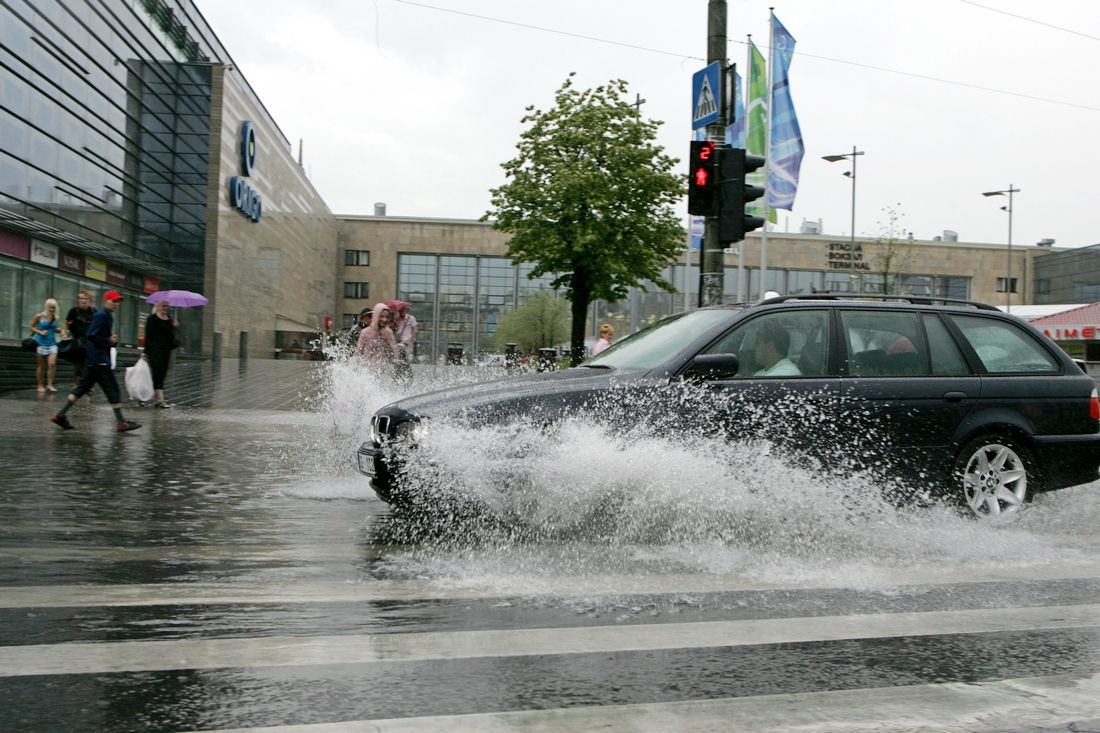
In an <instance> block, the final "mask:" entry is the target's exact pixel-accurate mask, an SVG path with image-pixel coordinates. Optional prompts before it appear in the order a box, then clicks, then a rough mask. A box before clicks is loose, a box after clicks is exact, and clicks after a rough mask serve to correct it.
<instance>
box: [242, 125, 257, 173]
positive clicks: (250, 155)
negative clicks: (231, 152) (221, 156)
mask: <svg viewBox="0 0 1100 733" xmlns="http://www.w3.org/2000/svg"><path fill="white" fill-rule="evenodd" d="M255 169H256V131H255V130H253V129H252V123H251V122H244V123H243V124H242V125H241V172H242V173H243V174H244V175H246V176H251V175H252V171H253V170H255Z"/></svg>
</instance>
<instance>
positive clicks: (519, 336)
mask: <svg viewBox="0 0 1100 733" xmlns="http://www.w3.org/2000/svg"><path fill="white" fill-rule="evenodd" d="M568 337H569V303H567V302H566V301H564V300H562V299H561V298H555V297H554V296H553V295H551V294H550V293H546V292H542V293H536V294H535V295H533V296H531V297H530V298H528V299H527V301H526V302H525V303H524V304H523V305H521V306H520V307H519V308H517V309H516V310H514V311H512V312H510V313H506V314H505V315H504V317H503V318H502V319H501V321H500V325H499V326H497V330H496V334H494V337H493V338H494V340H495V342H496V347H497V350H498V351H504V349H505V348H506V347H507V345H508V344H515V345H516V346H517V348H519V350H520V351H521V352H523V353H525V354H527V353H530V352H532V351H534V350H535V349H539V348H542V347H544V346H555V345H557V344H560V343H561V342H562V341H565V340H566V339H567V338H568Z"/></svg>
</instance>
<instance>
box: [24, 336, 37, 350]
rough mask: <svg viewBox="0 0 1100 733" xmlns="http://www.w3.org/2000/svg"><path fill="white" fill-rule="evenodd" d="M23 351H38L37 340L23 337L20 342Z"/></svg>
mask: <svg viewBox="0 0 1100 733" xmlns="http://www.w3.org/2000/svg"><path fill="white" fill-rule="evenodd" d="M20 346H21V347H22V349H23V351H38V342H37V341H35V340H34V339H23V343H22V344H20Z"/></svg>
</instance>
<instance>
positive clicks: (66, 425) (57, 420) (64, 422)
mask: <svg viewBox="0 0 1100 733" xmlns="http://www.w3.org/2000/svg"><path fill="white" fill-rule="evenodd" d="M50 422H52V423H53V424H54V425H57V426H59V427H60V428H61V429H62V430H72V429H73V428H75V427H76V426H75V425H73V424H72V423H71V422H69V418H68V416H66V415H62V414H60V413H58V414H56V415H50Z"/></svg>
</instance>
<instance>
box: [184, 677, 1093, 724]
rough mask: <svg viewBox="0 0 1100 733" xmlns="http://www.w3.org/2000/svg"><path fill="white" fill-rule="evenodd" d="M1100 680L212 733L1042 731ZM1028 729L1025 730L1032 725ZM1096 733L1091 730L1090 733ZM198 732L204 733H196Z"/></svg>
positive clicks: (1073, 718) (1072, 714)
mask: <svg viewBox="0 0 1100 733" xmlns="http://www.w3.org/2000/svg"><path fill="white" fill-rule="evenodd" d="M1097 701H1100V675H1092V676H1085V675H1081V676H1078V675H1053V676H1050V677H1025V678H1018V679H1006V680H998V681H995V682H982V683H978V684H964V683H950V684H928V685H909V686H903V687H881V688H871V689H859V690H841V691H836V692H802V693H794V694H785V695H761V696H754V697H740V698H731V699H720V700H688V701H684V702H669V703H649V704H645V705H607V706H601V707H575V708H554V709H549V710H529V711H519V712H504V713H480V714H471V715H439V716H431V717H418V718H387V719H376V720H355V721H344V722H339V723H321V724H314V725H280V726H271V727H263V728H232V729H221V730H207V731H204V733H366V732H367V731H370V732H371V733H419V732H421V731H440V730H445V731H447V732H448V733H512V732H513V731H517V730H522V731H524V732H525V733H591V731H594V730H604V731H632V732H633V733H647V732H648V731H660V732H661V733H665V732H666V731H692V733H759V731H762V730H767V731H772V732H773V733H794V731H799V732H800V733H812V732H813V731H820V732H821V733H824V732H825V731H837V730H845V731H853V730H860V731H866V732H867V733H871V732H874V733H886V732H887V731H890V732H900V731H903V730H904V731H914V730H924V731H931V730H936V731H943V730H966V731H969V732H971V733H977V732H979V731H1005V730H1018V729H1020V728H1021V727H1022V726H1023V727H1027V728H1028V729H1029V730H1031V729H1034V730H1039V729H1040V728H1048V727H1054V726H1068V725H1069V724H1071V723H1074V722H1078V721H1082V720H1088V719H1092V718H1096V717H1098V716H1100V702H1097ZM1025 723H1026V725H1025ZM1089 729H1090V730H1091V729H1092V727H1090V728H1089ZM192 733H197V732H192Z"/></svg>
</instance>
